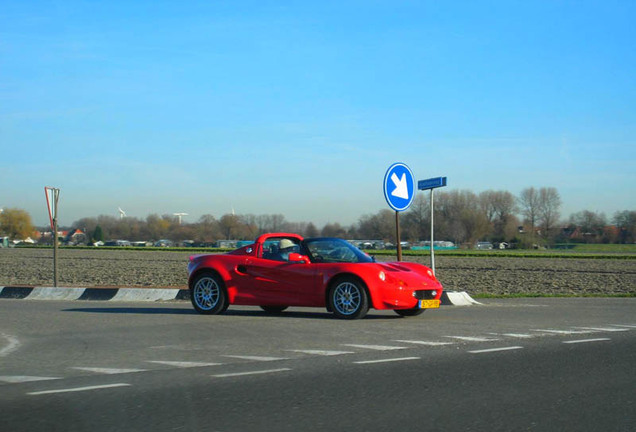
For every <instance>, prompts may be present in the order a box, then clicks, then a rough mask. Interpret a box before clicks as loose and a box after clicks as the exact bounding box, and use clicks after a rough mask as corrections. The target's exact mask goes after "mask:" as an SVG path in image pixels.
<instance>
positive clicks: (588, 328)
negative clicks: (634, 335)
mask: <svg viewBox="0 0 636 432" xmlns="http://www.w3.org/2000/svg"><path fill="white" fill-rule="evenodd" d="M577 328H580V329H586V330H596V331H599V332H624V331H629V329H628V328H616V327H577Z"/></svg>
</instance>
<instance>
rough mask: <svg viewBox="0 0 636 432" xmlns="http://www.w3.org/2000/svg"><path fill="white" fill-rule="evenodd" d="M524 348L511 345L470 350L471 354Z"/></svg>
mask: <svg viewBox="0 0 636 432" xmlns="http://www.w3.org/2000/svg"><path fill="white" fill-rule="evenodd" d="M520 349H523V347H522V346H509V347H501V348H489V349H481V350H474V351H468V352H469V353H471V354H484V353H493V352H499V351H512V350H520Z"/></svg>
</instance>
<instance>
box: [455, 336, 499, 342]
mask: <svg viewBox="0 0 636 432" xmlns="http://www.w3.org/2000/svg"><path fill="white" fill-rule="evenodd" d="M444 337H446V338H451V339H457V340H461V341H466V342H494V341H498V340H499V339H495V338H485V337H473V336H444Z"/></svg>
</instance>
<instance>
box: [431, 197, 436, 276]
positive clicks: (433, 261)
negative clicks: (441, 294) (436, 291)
mask: <svg viewBox="0 0 636 432" xmlns="http://www.w3.org/2000/svg"><path fill="white" fill-rule="evenodd" d="M434 190H435V189H431V270H433V276H435V252H434V250H435V248H434V247H433V242H434V241H433V230H434V228H433V227H434V225H433V191H434Z"/></svg>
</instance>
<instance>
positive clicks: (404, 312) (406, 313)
mask: <svg viewBox="0 0 636 432" xmlns="http://www.w3.org/2000/svg"><path fill="white" fill-rule="evenodd" d="M425 310H426V309H420V308H415V309H395V313H396V314H398V315H399V316H403V317H413V316H418V315H422V314H423V313H424V311H425Z"/></svg>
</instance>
